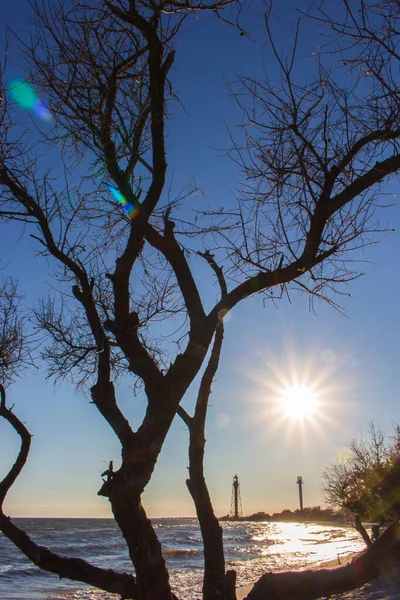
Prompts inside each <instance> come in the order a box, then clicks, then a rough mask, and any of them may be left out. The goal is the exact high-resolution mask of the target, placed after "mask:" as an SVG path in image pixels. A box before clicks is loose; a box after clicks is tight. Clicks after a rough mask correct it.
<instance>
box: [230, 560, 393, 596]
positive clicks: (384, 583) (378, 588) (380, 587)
mask: <svg viewBox="0 0 400 600" xmlns="http://www.w3.org/2000/svg"><path fill="white" fill-rule="evenodd" d="M354 556H356V554H355V553H351V554H348V555H347V556H341V557H340V564H341V565H342V566H343V565H346V564H348V563H349V562H351V560H352V559H353V558H354ZM337 566H338V560H331V561H329V562H324V563H319V564H316V565H313V566H312V568H321V569H330V568H332V569H334V568H336V567H337ZM309 568H310V567H309ZM251 588H252V586H251V585H249V586H244V587H240V588H238V589H237V600H243V599H244V598H245V597H246V596H247V594H248V593H249V592H250V590H251ZM330 599H331V600H399V599H400V573H399V572H396V573H391V574H388V575H381V576H380V577H378V578H377V579H374V580H373V581H371V582H370V583H366V584H365V585H363V586H362V587H360V588H358V589H355V590H352V591H350V592H346V593H343V594H335V595H334V596H330Z"/></svg>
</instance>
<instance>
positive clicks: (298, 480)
mask: <svg viewBox="0 0 400 600" xmlns="http://www.w3.org/2000/svg"><path fill="white" fill-rule="evenodd" d="M297 485H298V486H299V501H300V510H301V511H302V510H303V478H302V476H301V475H299V476H298V478H297Z"/></svg>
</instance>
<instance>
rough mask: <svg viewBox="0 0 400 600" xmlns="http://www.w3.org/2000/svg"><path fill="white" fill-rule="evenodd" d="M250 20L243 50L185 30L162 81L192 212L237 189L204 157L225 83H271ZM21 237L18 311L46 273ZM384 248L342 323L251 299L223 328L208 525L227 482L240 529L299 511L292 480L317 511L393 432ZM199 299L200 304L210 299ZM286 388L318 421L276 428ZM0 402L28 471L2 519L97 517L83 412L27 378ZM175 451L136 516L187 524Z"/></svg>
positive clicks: (221, 137) (178, 170)
mask: <svg viewBox="0 0 400 600" xmlns="http://www.w3.org/2000/svg"><path fill="white" fill-rule="evenodd" d="M295 6H299V7H301V8H305V7H306V6H307V3H305V2H301V1H300V0H299V1H298V2H294V1H290V2H286V3H285V19H284V20H283V21H282V22H281V24H280V25H279V27H280V28H279V30H278V29H277V33H278V35H279V40H280V42H281V44H282V47H285V46H286V47H287V46H288V45H289V44H290V37H289V34H290V30H291V22H294V10H293V9H294V7H295ZM252 10H253V13H252V16H251V17H250V16H248V15H247V14H246V15H245V17H244V18H245V25H246V27H248V29H249V30H251V31H253V32H255V33H254V34H253V36H252V39H251V40H248V39H247V38H245V37H240V36H239V34H238V33H237V32H236V31H235V30H233V29H230V28H228V27H226V26H224V24H222V23H220V22H218V21H216V20H215V19H213V18H209V17H204V18H202V19H200V20H199V21H196V20H193V21H190V22H189V21H188V22H187V25H186V28H185V32H184V34H183V35H182V39H181V41H180V42H179V44H178V48H177V57H176V68H175V71H174V73H173V79H174V82H175V84H176V86H177V88H178V90H179V92H180V96H181V99H182V101H183V103H184V105H185V109H186V112H183V111H182V109H181V108H179V107H176V108H175V109H174V114H173V117H172V119H171V121H170V123H169V125H168V128H169V137H168V147H169V155H168V163H169V169H170V173H172V172H173V174H174V179H173V185H174V186H176V188H177V189H178V188H179V187H181V186H182V185H183V184H184V183H185V182H187V181H188V180H190V179H191V178H192V177H193V176H194V178H195V180H196V183H197V184H198V185H200V186H201V187H202V189H203V192H204V196H203V197H202V198H201V197H199V198H198V199H197V200H196V201H197V202H198V203H200V204H202V203H204V204H207V205H208V204H210V205H214V206H217V207H219V206H226V205H227V204H229V203H230V202H232V199H233V196H234V190H235V188H236V186H237V184H238V183H239V181H240V173H239V172H238V169H237V168H236V167H235V165H234V164H233V163H232V162H230V161H229V159H227V158H224V157H223V156H222V154H223V153H222V152H221V151H220V150H218V149H221V148H224V147H226V146H227V145H228V135H227V131H226V125H229V126H230V127H233V126H234V124H235V122H237V120H239V118H240V116H239V113H238V111H237V108H236V106H235V104H234V102H233V100H232V98H231V96H230V93H229V91H228V89H227V86H226V81H232V80H233V79H234V77H235V75H239V74H248V75H257V74H261V72H262V69H265V70H267V71H268V70H269V65H270V63H269V54H268V48H267V47H266V45H265V44H266V42H265V38H264V37H263V32H262V29H263V27H262V25H263V23H262V18H261V16H260V14H261V12H262V10H263V5H262V3H261V2H253V3H252ZM28 11H29V9H28V2H25V1H23V0H18V1H16V2H14V3H7V6H5V7H3V8H2V16H3V17H4V19H5V21H6V22H8V23H9V24H11V25H12V26H13V28H15V29H17V30H18V29H23V27H22V26H21V22H20V19H21V17H23V15H24V14H25V15H27V14H28ZM257 12H258V15H257ZM291 19H293V20H292V21H291ZM310 40H311V38H310ZM307 43H309V44H310V48H311V46H312V43H314V42H313V41H312V40H311V41H308V38H307ZM308 61H309V56H308V57H305V58H304V65H303V66H302V65H300V69H302V70H303V74H304V76H306V75H307V64H308ZM12 63H14V60H12ZM271 69H272V75H274V73H275V70H274V69H275V67H271ZM17 74H18V73H17V72H16V71H14V72H13V73H12V75H13V76H15V75H17ZM270 74H271V73H270ZM395 187H396V186H395V184H393V190H394V189H395ZM399 220H400V213H399V208H398V206H396V205H394V206H393V207H392V208H389V209H387V210H386V211H385V212H384V213H383V214H382V221H383V222H384V223H386V222H388V223H389V225H390V227H391V228H394V229H396V230H397V225H398V223H399ZM19 234H20V230H19V229H18V228H17V227H10V228H8V229H6V230H4V228H2V234H1V238H0V252H1V254H0V256H1V264H2V265H3V266H4V267H5V269H4V274H13V275H14V276H16V277H18V278H19V279H20V283H21V291H22V292H23V293H24V294H25V295H26V297H27V301H30V302H32V301H35V300H37V297H38V295H40V294H44V293H46V292H47V291H48V290H49V282H50V280H49V275H48V273H49V269H48V264H47V263H46V261H44V260H42V261H41V260H40V259H37V258H35V257H34V255H33V253H32V251H31V250H29V247H30V241H28V240H27V238H25V237H24V238H21V237H20V235H19ZM398 248H399V238H398V233H397V231H395V233H393V234H391V235H384V236H381V237H380V239H379V244H376V245H374V246H372V247H369V248H367V249H366V250H365V251H364V253H363V254H362V255H360V258H361V259H362V260H365V263H364V264H363V265H362V269H363V271H365V276H364V277H362V278H360V279H358V280H357V281H355V282H353V283H352V284H351V285H349V286H348V288H346V290H345V291H346V292H348V293H349V294H351V297H343V298H342V299H341V300H340V301H341V304H342V306H343V307H344V309H345V311H346V316H343V315H342V314H340V313H338V312H337V311H335V310H334V309H332V308H331V307H329V306H327V305H324V304H321V303H316V305H315V313H313V312H312V311H310V310H309V305H308V299H307V298H306V297H304V296H299V295H293V296H292V298H291V303H289V302H288V301H287V300H285V299H284V300H282V301H280V302H279V303H278V304H277V305H276V306H275V305H274V304H272V303H271V302H269V303H267V304H265V305H263V302H262V299H261V298H252V299H250V300H248V301H247V302H246V303H244V304H242V305H240V306H238V307H237V308H235V309H234V311H233V312H232V314H231V315H230V318H229V320H228V321H227V323H226V336H225V343H224V350H223V356H222V360H221V366H220V369H219V372H218V376H217V380H216V382H215V384H214V386H213V395H212V399H211V406H210V410H209V419H208V425H207V457H206V474H207V478H208V482H209V485H210V491H211V495H212V498H213V501H214V505H215V510H216V512H217V514H220V515H221V514H225V513H226V512H228V510H229V506H230V495H231V483H232V477H233V475H234V474H235V473H237V474H238V476H239V479H240V483H241V493H242V502H243V509H244V512H245V513H251V512H255V511H258V510H265V511H267V512H269V513H271V512H274V511H278V510H282V509H283V508H291V509H294V508H297V506H298V498H297V486H296V479H297V476H298V475H302V477H303V480H304V503H305V505H307V506H310V505H316V504H323V503H324V501H323V498H322V495H321V473H322V471H323V469H324V467H325V466H326V464H327V463H328V462H332V461H334V460H335V456H336V455H337V454H338V453H339V452H340V451H341V450H342V449H343V448H344V447H345V445H346V443H347V442H348V441H349V439H350V438H351V437H352V436H353V435H354V434H355V433H356V432H357V430H358V429H359V428H360V427H361V426H363V425H366V424H367V423H368V421H369V420H371V419H375V420H376V422H377V424H379V425H380V426H381V427H382V428H383V429H384V430H389V429H390V427H391V423H392V422H393V421H394V422H400V409H399V402H398V398H397V395H398V356H399V349H400V337H399V333H400V325H399V317H398V305H399V302H398V298H399V293H400V290H399V285H400V284H399V264H398V254H399V253H398ZM201 288H202V289H203V288H204V289H203V291H204V293H205V295H206V296H205V299H206V301H207V294H210V291H209V290H208V291H207V290H206V289H205V286H203V285H201ZM211 293H213V294H214V289H212V290H211ZM41 366H42V365H40V363H39V367H41ZM296 376H297V377H298V378H301V379H302V378H305V380H306V383H308V384H309V385H310V386H313V387H315V393H316V394H317V396H318V400H319V406H318V413H317V414H316V416H315V417H314V418H313V419H310V420H308V421H304V422H300V423H299V422H295V421H293V420H291V419H290V418H289V417H283V416H282V414H281V412H280V411H279V404H278V403H277V396H278V395H279V390H280V389H281V388H282V387H283V386H284V384H285V382H287V383H291V382H292V380H293V378H295V377H296ZM195 391H196V389H195V386H192V388H191V389H190V390H189V393H188V396H187V398H186V399H185V406H186V407H187V408H188V409H189V410H190V407H191V405H192V402H193V398H194V394H195ZM8 394H9V403H15V412H16V413H17V414H18V415H19V416H20V418H21V419H22V420H24V421H25V422H26V424H27V426H28V427H29V429H30V431H31V432H32V434H33V443H32V451H31V457H30V461H29V463H28V465H27V466H26V468H25V470H24V471H23V474H22V475H21V476H20V478H19V480H18V482H17V483H16V485H15V486H14V488H13V490H12V491H11V492H10V494H9V497H8V499H7V505H6V509H7V511H8V513H9V514H10V515H12V516H110V511H109V506H108V503H107V501H106V499H104V498H99V497H97V490H98V489H99V487H100V483H101V478H100V473H101V472H102V471H103V470H104V469H105V468H106V466H107V465H108V462H109V460H110V459H113V460H115V461H116V462H118V457H119V447H118V444H117V442H116V440H115V439H114V437H113V434H112V432H111V431H110V429H109V427H108V426H107V424H106V423H105V422H104V421H103V420H102V418H101V416H100V415H99V414H98V413H97V412H96V410H95V408H94V407H93V405H92V404H90V403H89V398H88V397H87V396H85V395H83V394H78V393H76V392H75V390H74V388H73V386H72V385H67V384H57V385H56V386H54V385H53V383H52V382H50V381H46V380H45V372H44V370H42V369H41V368H39V369H38V370H37V371H35V372H26V373H24V374H23V376H22V377H21V378H20V379H19V380H18V381H17V382H16V383H15V385H13V386H12V387H11V388H10V389H9V392H8ZM131 396H132V394H131V390H130V388H129V387H128V385H127V383H121V384H119V397H120V399H121V405H122V407H123V408H125V409H126V410H127V411H128V414H129V416H130V417H131V418H132V420H133V421H137V420H138V419H139V417H140V414H142V412H143V410H144V400H143V399H142V398H141V397H138V398H136V399H134V400H132V397H131ZM187 437H188V436H187V431H186V428H185V427H184V425H183V424H182V423H181V422H180V421H179V420H176V422H175V423H174V424H173V427H172V429H171V431H170V433H169V435H168V438H167V440H166V443H165V447H164V449H163V452H162V454H161V457H160V459H159V461H158V464H157V467H156V471H155V474H154V477H153V480H152V482H151V484H150V485H149V486H148V489H147V490H146V492H145V496H144V504H145V507H146V509H147V511H148V513H149V514H150V516H154V517H156V516H179V515H193V514H194V509H193V506H192V502H191V499H190V496H189V494H188V492H187V490H186V486H185V479H186V476H187V469H186V467H187V464H188V461H187ZM0 443H1V452H0V474H2V473H5V472H6V469H7V465H9V464H10V463H11V462H12V461H13V459H14V457H15V452H16V451H17V448H18V440H17V439H16V437H15V436H14V434H13V432H10V431H9V429H8V428H7V427H6V425H5V424H4V423H2V422H1V423H0Z"/></svg>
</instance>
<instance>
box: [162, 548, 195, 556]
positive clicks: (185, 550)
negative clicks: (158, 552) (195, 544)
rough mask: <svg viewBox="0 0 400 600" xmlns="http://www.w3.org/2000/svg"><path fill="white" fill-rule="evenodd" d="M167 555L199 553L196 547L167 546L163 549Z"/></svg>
mask: <svg viewBox="0 0 400 600" xmlns="http://www.w3.org/2000/svg"><path fill="white" fill-rule="evenodd" d="M163 554H164V555H165V556H186V555H188V554H199V550H196V548H166V549H165V550H163Z"/></svg>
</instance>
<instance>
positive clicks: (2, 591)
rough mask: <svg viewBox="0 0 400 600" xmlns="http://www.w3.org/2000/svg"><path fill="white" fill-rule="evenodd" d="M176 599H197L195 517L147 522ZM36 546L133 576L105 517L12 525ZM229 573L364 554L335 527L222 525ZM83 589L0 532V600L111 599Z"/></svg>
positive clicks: (243, 579) (346, 531)
mask: <svg viewBox="0 0 400 600" xmlns="http://www.w3.org/2000/svg"><path fill="white" fill-rule="evenodd" d="M152 522H153V525H154V527H155V529H156V532H157V535H158V537H159V539H160V541H161V544H162V547H163V552H164V556H165V559H166V561H167V564H168V568H169V569H170V577H171V584H172V588H173V591H174V592H175V594H176V595H177V596H178V597H179V598H185V599H189V600H190V599H192V600H193V599H195V598H200V597H201V586H202V566H203V554H202V544H201V535H200V531H199V527H198V522H197V520H196V519H183V518H182V519H155V520H152ZM15 523H16V524H17V525H18V526H19V527H21V528H23V529H25V531H26V532H27V533H28V534H29V535H30V536H31V537H32V538H33V539H34V541H35V542H36V543H37V544H39V545H41V546H46V547H47V548H49V550H52V551H53V552H56V553H57V554H62V555H65V556H74V557H79V558H83V559H85V560H87V561H89V562H90V563H92V564H94V565H96V566H98V567H104V568H107V569H108V568H112V569H115V570H118V571H122V572H131V571H132V566H131V563H130V561H129V557H128V552H127V548H126V545H125V542H124V540H123V538H122V536H121V533H120V531H119V529H118V527H117V526H116V524H115V522H114V521H113V520H111V519H15ZM221 525H222V526H223V532H224V546H225V551H226V554H225V555H226V562H227V568H232V569H235V570H236V572H237V583H238V585H248V584H251V583H254V582H255V581H256V580H257V579H258V578H259V577H260V576H261V575H262V574H263V573H265V572H267V571H279V570H286V569H297V568H301V567H305V566H307V565H312V564H316V563H320V562H324V561H328V560H332V559H339V560H340V556H344V555H346V554H348V553H349V552H355V551H358V550H360V549H362V548H363V543H362V541H361V538H360V536H359V535H358V534H357V533H356V531H355V530H354V529H352V528H351V527H344V526H336V525H333V524H330V523H328V524H326V525H322V524H313V523H303V524H300V523H273V522H250V521H239V522H232V521H229V522H223V523H221ZM117 598H118V596H115V595H112V594H107V593H105V592H100V591H98V590H94V589H93V588H90V587H89V586H85V585H84V584H79V583H77V582H73V581H68V580H61V581H60V580H59V578H58V577H57V576H56V575H54V574H51V573H46V572H44V571H41V570H40V569H38V568H37V567H36V566H35V565H33V564H32V563H31V562H30V561H29V560H28V559H27V558H25V557H24V556H23V555H22V554H21V552H20V551H19V550H18V548H16V547H15V546H14V545H13V544H12V543H11V542H10V541H9V540H8V539H7V538H5V537H4V536H3V535H2V534H1V533H0V599H1V600H117Z"/></svg>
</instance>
